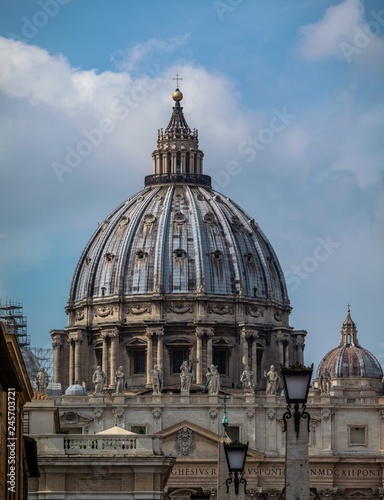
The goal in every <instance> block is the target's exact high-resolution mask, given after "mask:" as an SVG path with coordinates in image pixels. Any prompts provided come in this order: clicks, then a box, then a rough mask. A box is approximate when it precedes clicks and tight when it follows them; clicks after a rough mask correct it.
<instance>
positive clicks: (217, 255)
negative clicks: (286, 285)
mask: <svg viewBox="0 0 384 500" xmlns="http://www.w3.org/2000/svg"><path fill="white" fill-rule="evenodd" d="M212 258H213V259H214V260H221V259H222V258H223V252H220V250H214V251H213V252H212Z"/></svg>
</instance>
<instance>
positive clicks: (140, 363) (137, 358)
mask: <svg viewBox="0 0 384 500" xmlns="http://www.w3.org/2000/svg"><path fill="white" fill-rule="evenodd" d="M145 365H146V356H145V350H144V349H143V350H135V351H133V373H134V374H139V373H145Z"/></svg>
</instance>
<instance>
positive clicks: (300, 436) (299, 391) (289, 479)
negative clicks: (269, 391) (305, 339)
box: [281, 363, 313, 500]
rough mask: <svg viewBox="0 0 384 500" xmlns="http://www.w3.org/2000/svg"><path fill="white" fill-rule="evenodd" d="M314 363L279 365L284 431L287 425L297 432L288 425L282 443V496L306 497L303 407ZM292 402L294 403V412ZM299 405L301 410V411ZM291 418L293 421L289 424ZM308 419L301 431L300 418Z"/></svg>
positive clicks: (301, 499) (295, 499)
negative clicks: (282, 390) (284, 409)
mask: <svg viewBox="0 0 384 500" xmlns="http://www.w3.org/2000/svg"><path fill="white" fill-rule="evenodd" d="M312 372H313V364H312V366H310V367H308V368H307V367H305V366H303V365H300V364H299V363H296V364H295V365H293V366H291V367H290V368H285V367H281V376H282V378H283V384H284V394H285V399H286V402H287V410H288V411H286V412H285V413H284V415H283V420H284V432H285V431H287V429H288V428H289V427H290V428H291V431H293V428H294V430H295V433H296V436H295V435H294V434H293V432H290V431H289V429H288V432H287V437H286V446H285V488H284V490H285V497H284V498H285V499H286V500H308V499H309V497H310V491H309V462H308V432H309V421H310V415H309V413H308V412H306V411H305V408H306V407H305V405H306V403H307V399H308V391H309V386H310V383H311V377H312ZM291 404H293V405H294V410H293V413H292V411H291ZM300 405H302V406H301V411H300ZM292 417H293V421H291V422H292V423H293V424H294V425H293V426H292V424H290V425H289V424H288V421H290V419H291V418H292ZM301 418H304V419H305V420H307V427H306V428H304V429H302V430H301V432H300V419H301Z"/></svg>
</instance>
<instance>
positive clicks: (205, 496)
mask: <svg viewBox="0 0 384 500" xmlns="http://www.w3.org/2000/svg"><path fill="white" fill-rule="evenodd" d="M210 498H211V494H210V493H209V492H204V491H203V490H202V489H200V491H199V493H191V496H190V499H191V500H209V499H210Z"/></svg>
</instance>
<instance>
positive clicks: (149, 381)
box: [146, 330, 153, 387]
mask: <svg viewBox="0 0 384 500" xmlns="http://www.w3.org/2000/svg"><path fill="white" fill-rule="evenodd" d="M146 335H147V339H148V340H147V386H148V387H150V386H151V385H152V377H151V370H152V368H153V366H152V363H153V345H152V336H153V332H152V331H148V330H147V333H146Z"/></svg>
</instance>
